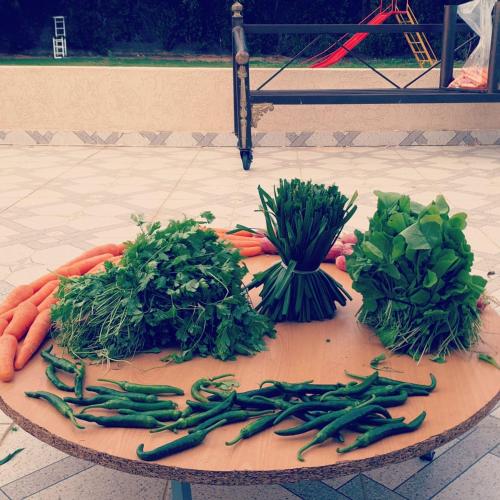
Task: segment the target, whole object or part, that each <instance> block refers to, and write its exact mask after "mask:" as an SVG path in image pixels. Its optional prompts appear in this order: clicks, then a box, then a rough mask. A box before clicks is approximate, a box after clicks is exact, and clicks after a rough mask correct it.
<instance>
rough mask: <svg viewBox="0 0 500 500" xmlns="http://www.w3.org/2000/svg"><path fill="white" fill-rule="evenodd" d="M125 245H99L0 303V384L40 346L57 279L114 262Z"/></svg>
mask: <svg viewBox="0 0 500 500" xmlns="http://www.w3.org/2000/svg"><path fill="white" fill-rule="evenodd" d="M124 248H125V246H124V245H123V244H114V243H109V244H106V245H99V246H97V247H94V248H92V249H90V250H87V251H86V252H84V253H82V254H81V255H79V256H78V257H76V258H74V259H72V260H70V261H69V262H66V264H64V265H63V266H61V267H59V268H57V269H55V270H54V271H53V272H50V273H47V274H45V275H43V276H42V277H40V278H38V279H36V280H35V281H33V282H32V283H30V284H28V285H19V286H17V287H16V288H14V289H13V290H12V291H11V292H10V293H9V295H7V297H6V298H5V300H4V301H3V303H2V304H0V381H2V382H10V381H11V380H12V379H13V378H14V373H15V370H21V369H22V368H24V366H25V365H26V363H28V361H29V360H30V359H31V357H32V356H33V354H35V352H36V351H37V350H38V348H39V347H40V346H41V345H42V343H43V342H44V340H45V339H46V337H47V334H48V332H49V330H50V326H51V317H50V308H51V307H52V305H54V304H55V303H56V302H57V298H56V296H55V294H56V292H57V289H58V287H59V278H60V277H61V276H68V277H69V276H82V275H84V274H88V273H97V272H100V271H102V270H104V262H106V261H111V262H118V261H119V260H120V259H121V256H122V254H123V251H124Z"/></svg>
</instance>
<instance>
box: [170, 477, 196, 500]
mask: <svg viewBox="0 0 500 500" xmlns="http://www.w3.org/2000/svg"><path fill="white" fill-rule="evenodd" d="M170 485H171V487H172V500H192V498H193V497H192V496H191V485H190V484H189V483H181V482H180V481H170Z"/></svg>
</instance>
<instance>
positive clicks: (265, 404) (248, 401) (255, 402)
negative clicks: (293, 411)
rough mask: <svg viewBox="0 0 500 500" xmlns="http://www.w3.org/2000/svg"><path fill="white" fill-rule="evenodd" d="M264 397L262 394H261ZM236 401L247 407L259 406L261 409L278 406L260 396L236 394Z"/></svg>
mask: <svg viewBox="0 0 500 500" xmlns="http://www.w3.org/2000/svg"><path fill="white" fill-rule="evenodd" d="M261 397H262V396H261ZM235 403H237V404H238V405H239V406H241V407H242V408H245V409H249V408H257V409H261V410H266V409H267V410H269V409H272V408H276V406H275V403H271V402H269V401H266V400H265V399H259V397H248V396H242V395H240V394H236V398H235Z"/></svg>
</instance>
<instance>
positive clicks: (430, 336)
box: [347, 191, 486, 358]
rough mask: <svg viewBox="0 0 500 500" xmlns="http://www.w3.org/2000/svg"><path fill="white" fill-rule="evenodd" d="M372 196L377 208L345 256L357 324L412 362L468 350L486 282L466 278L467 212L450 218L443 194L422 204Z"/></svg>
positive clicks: (469, 256)
mask: <svg viewBox="0 0 500 500" xmlns="http://www.w3.org/2000/svg"><path fill="white" fill-rule="evenodd" d="M375 194H376V195H377V196H378V206H377V211H376V212H375V214H374V216H373V217H372V219H371V220H370V224H369V229H368V231H367V232H366V233H364V234H362V233H360V232H359V231H358V232H357V233H356V236H357V237H358V244H357V245H356V246H355V247H354V253H353V255H351V256H350V257H349V258H348V259H347V270H348V272H349V274H350V276H351V278H352V279H353V287H354V289H355V290H357V291H358V292H360V293H361V294H362V295H363V305H362V307H361V309H360V311H359V313H358V314H359V320H360V321H361V322H362V323H365V324H367V325H369V326H371V327H373V328H374V329H375V330H376V332H377V335H378V336H379V337H380V339H381V341H382V342H383V344H384V345H385V346H387V347H389V348H392V349H393V350H396V351H401V352H406V353H409V354H410V355H412V356H414V357H417V358H420V357H421V356H422V355H423V354H426V353H430V352H434V353H436V354H437V355H439V356H441V355H445V354H447V353H448V352H450V351H452V350H455V349H461V350H465V349H469V348H470V347H471V346H472V345H473V344H474V343H475V342H476V341H477V340H478V339H479V327H480V316H479V311H478V308H477V300H478V299H479V297H480V295H481V294H482V293H483V291H484V287H485V285H486V280H484V279H483V278H481V277H480V276H473V275H471V274H470V271H471V268H472V263H473V260H474V255H473V253H472V252H471V248H470V246H469V245H468V244H467V241H466V239H465V236H464V233H463V230H464V229H465V226H466V217H467V216H466V214H464V213H457V214H455V215H453V216H450V214H449V211H450V208H449V206H448V204H447V203H446V200H445V199H444V198H443V196H438V197H437V198H436V200H435V201H434V202H432V203H431V204H430V205H428V206H426V207H424V206H423V205H420V204H418V203H415V202H412V201H410V198H409V197H408V196H403V195H400V194H396V193H381V192H378V191H376V192H375Z"/></svg>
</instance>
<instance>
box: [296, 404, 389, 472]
mask: <svg viewBox="0 0 500 500" xmlns="http://www.w3.org/2000/svg"><path fill="white" fill-rule="evenodd" d="M373 413H380V414H381V415H384V416H386V417H387V418H391V415H390V414H389V412H388V411H387V410H386V409H385V408H382V407H381V406H375V405H368V406H364V407H362V408H354V409H352V410H350V411H347V412H345V411H344V412H343V415H340V416H338V417H337V418H336V419H335V420H333V421H332V422H330V423H329V424H327V425H326V426H325V427H323V428H322V429H321V430H320V431H319V432H318V433H317V434H316V436H314V438H313V439H312V440H311V441H310V442H309V443H307V444H306V445H304V446H302V448H300V449H299V451H298V453H297V459H298V460H300V461H301V462H303V461H304V458H303V454H304V452H305V451H306V450H308V449H309V448H312V447H313V446H315V445H317V444H321V443H324V442H325V441H326V440H327V439H329V438H331V437H333V436H334V435H335V433H337V432H339V431H340V430H342V429H343V428H344V427H347V426H348V425H349V424H351V423H354V422H356V421H358V420H360V419H362V418H363V417H365V416H367V415H370V414H373ZM392 425H397V424H392Z"/></svg>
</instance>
